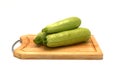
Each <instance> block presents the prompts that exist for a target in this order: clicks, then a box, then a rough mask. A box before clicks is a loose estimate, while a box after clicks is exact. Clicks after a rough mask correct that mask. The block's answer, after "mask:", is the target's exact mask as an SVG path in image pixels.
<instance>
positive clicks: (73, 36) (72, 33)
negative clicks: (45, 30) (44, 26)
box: [44, 28, 91, 47]
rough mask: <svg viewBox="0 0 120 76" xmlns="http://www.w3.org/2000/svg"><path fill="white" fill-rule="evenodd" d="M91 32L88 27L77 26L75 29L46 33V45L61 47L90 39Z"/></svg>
mask: <svg viewBox="0 0 120 76" xmlns="http://www.w3.org/2000/svg"><path fill="white" fill-rule="evenodd" d="M90 36H91V33H90V31H89V29H87V28H77V29H73V30H68V31H63V32H59V33H54V34H49V35H46V39H44V40H46V41H45V42H46V44H45V45H46V46H48V47H59V46H67V45H72V44H76V43H81V42H85V41H87V40H89V38H90Z"/></svg>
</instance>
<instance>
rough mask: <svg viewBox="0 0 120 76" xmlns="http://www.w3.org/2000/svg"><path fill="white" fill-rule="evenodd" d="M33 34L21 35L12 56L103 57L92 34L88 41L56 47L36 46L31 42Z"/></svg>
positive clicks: (50, 57) (27, 57)
mask: <svg viewBox="0 0 120 76" xmlns="http://www.w3.org/2000/svg"><path fill="white" fill-rule="evenodd" d="M35 36H36V35H23V36H21V37H20V40H21V45H20V46H19V47H18V48H16V49H15V50H14V52H13V53H14V56H15V57H17V58H20V59H103V53H102V51H101V49H100V47H99V45H98V43H97V41H96V40H95V38H94V36H91V38H90V39H89V41H88V42H85V43H79V44H75V45H70V46H64V47H58V48H48V47H46V46H43V45H41V46H37V45H36V44H35V43H34V42H33V39H34V38H35Z"/></svg>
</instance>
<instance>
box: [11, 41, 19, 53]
mask: <svg viewBox="0 0 120 76" xmlns="http://www.w3.org/2000/svg"><path fill="white" fill-rule="evenodd" d="M18 42H21V40H17V41H15V42H14V43H13V45H12V52H13V51H14V47H15V45H16V44H17V43H18Z"/></svg>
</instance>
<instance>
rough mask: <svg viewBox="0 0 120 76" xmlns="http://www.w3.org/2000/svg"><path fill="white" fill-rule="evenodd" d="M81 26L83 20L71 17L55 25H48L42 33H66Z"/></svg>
mask: <svg viewBox="0 0 120 76" xmlns="http://www.w3.org/2000/svg"><path fill="white" fill-rule="evenodd" d="M80 24H81V20H80V19H79V18H78V17H69V18H66V19H64V20H60V21H58V22H55V23H53V24H50V25H47V26H46V27H45V28H44V29H42V32H46V33H47V34H51V33H56V32H61V31H66V30H71V29H75V28H78V27H79V26H80Z"/></svg>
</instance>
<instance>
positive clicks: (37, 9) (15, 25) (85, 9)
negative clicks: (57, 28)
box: [0, 0, 120, 76]
mask: <svg viewBox="0 0 120 76" xmlns="http://www.w3.org/2000/svg"><path fill="white" fill-rule="evenodd" d="M70 16H77V17H79V18H81V20H82V24H81V27H82V26H83V27H87V28H89V29H90V30H91V32H92V34H93V35H94V36H95V38H96V40H97V42H98V43H99V45H100V47H101V49H102V51H103V54H104V59H103V60H21V59H18V58H15V57H13V53H12V51H11V46H12V44H13V43H14V42H15V41H16V40H18V39H19V37H20V36H21V35H26V34H37V33H38V32H39V31H41V29H42V28H43V27H45V26H46V25H47V24H50V23H53V22H55V21H58V20H60V19H64V18H66V17H70ZM119 26H120V2H119V0H0V76H8V75H9V76H44V75H45V76H103V75H107V76H108V75H110V76H120V62H119V61H120V48H119V47H120V39H119V38H120V36H119V35H120V34H119V32H120V28H119Z"/></svg>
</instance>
